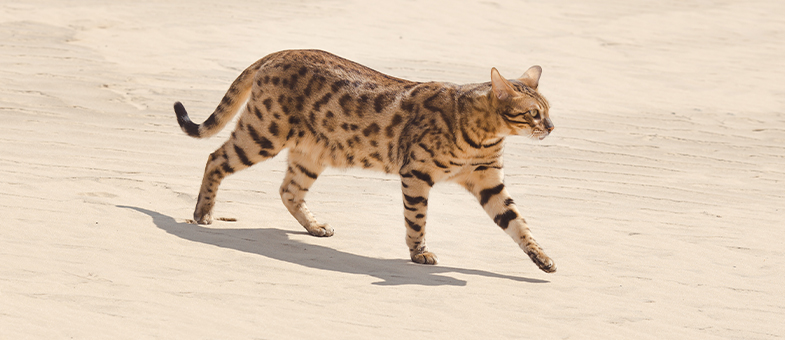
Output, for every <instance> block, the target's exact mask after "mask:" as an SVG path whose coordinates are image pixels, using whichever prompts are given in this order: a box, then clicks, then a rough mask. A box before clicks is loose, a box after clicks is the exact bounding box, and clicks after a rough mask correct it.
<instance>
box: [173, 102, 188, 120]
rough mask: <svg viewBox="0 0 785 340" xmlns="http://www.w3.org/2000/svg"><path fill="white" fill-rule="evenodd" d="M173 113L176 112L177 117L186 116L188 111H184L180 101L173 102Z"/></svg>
mask: <svg viewBox="0 0 785 340" xmlns="http://www.w3.org/2000/svg"><path fill="white" fill-rule="evenodd" d="M174 113H175V114H177V117H182V116H185V117H188V112H186V111H185V106H183V103H181V102H175V103H174Z"/></svg>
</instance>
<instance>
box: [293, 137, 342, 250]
mask: <svg viewBox="0 0 785 340" xmlns="http://www.w3.org/2000/svg"><path fill="white" fill-rule="evenodd" d="M324 168H325V167H324V166H323V165H321V164H318V163H316V162H314V161H313V160H311V159H310V158H309V157H307V156H306V155H305V154H302V153H300V151H297V150H294V149H290V151H289V167H288V168H287V169H286V176H285V177H284V180H283V183H282V184H281V189H280V194H281V200H282V201H283V204H284V205H285V206H286V209H288V210H289V212H290V213H291V214H292V216H294V218H296V219H297V221H298V222H300V224H301V225H302V226H303V227H305V230H307V231H308V233H309V234H311V235H313V236H320V237H328V236H333V233H334V232H335V231H334V230H333V228H332V227H330V225H329V224H326V223H319V222H317V221H316V218H314V217H313V214H311V211H310V210H308V207H307V206H306V205H305V194H307V193H308V189H309V188H310V187H311V185H312V184H313V182H315V181H316V178H317V177H319V174H321V173H322V171H324Z"/></svg>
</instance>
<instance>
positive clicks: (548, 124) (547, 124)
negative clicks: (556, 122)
mask: <svg viewBox="0 0 785 340" xmlns="http://www.w3.org/2000/svg"><path fill="white" fill-rule="evenodd" d="M543 125H545V128H546V129H547V130H548V133H551V131H553V129H554V126H553V122H551V119H550V118H545V122H544V123H543Z"/></svg>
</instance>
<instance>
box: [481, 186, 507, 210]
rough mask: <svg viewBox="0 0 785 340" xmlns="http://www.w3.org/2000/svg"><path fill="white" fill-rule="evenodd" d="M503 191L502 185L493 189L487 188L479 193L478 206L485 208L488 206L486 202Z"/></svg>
mask: <svg viewBox="0 0 785 340" xmlns="http://www.w3.org/2000/svg"><path fill="white" fill-rule="evenodd" d="M502 190H504V184H499V185H497V186H495V187H493V188H488V189H484V190H482V191H480V205H482V206H485V205H486V204H488V201H490V200H491V197H493V196H496V195H498V194H499V193H500V192H502Z"/></svg>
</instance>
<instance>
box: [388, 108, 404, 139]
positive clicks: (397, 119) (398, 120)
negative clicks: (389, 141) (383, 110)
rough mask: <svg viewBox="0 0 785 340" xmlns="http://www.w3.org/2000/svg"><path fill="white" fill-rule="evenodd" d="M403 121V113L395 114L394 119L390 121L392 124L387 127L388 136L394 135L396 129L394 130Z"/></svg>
mask: <svg viewBox="0 0 785 340" xmlns="http://www.w3.org/2000/svg"><path fill="white" fill-rule="evenodd" d="M401 122H403V118H402V117H401V115H399V114H395V115H393V117H392V121H391V122H390V125H388V126H387V127H386V128H385V133H386V134H387V137H390V138H392V136H393V135H394V134H395V130H394V129H395V127H396V126H397V125H398V124H401Z"/></svg>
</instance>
